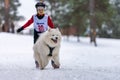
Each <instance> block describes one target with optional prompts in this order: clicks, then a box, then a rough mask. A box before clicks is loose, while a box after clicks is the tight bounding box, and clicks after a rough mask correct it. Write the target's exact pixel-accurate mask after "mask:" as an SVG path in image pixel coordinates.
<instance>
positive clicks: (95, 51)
mask: <svg viewBox="0 0 120 80" xmlns="http://www.w3.org/2000/svg"><path fill="white" fill-rule="evenodd" d="M80 40H81V42H79V43H77V42H76V38H74V37H70V41H69V42H68V41H66V39H65V37H64V38H63V40H62V44H61V49H60V62H61V68H60V69H53V68H52V66H51V64H50V63H49V64H48V66H47V67H46V68H45V70H39V69H36V68H35V64H34V58H33V50H32V46H33V38H32V36H27V35H19V34H7V33H0V80H120V40H119V39H118V40H116V39H103V38H102V39H99V38H97V43H98V47H94V45H93V44H90V43H89V38H84V37H80Z"/></svg>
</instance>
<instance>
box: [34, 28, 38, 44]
mask: <svg viewBox="0 0 120 80" xmlns="http://www.w3.org/2000/svg"><path fill="white" fill-rule="evenodd" d="M38 37H39V35H38V32H37V31H36V30H34V44H35V42H36V41H37V39H38Z"/></svg>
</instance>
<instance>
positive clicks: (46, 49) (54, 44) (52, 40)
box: [33, 28, 61, 69]
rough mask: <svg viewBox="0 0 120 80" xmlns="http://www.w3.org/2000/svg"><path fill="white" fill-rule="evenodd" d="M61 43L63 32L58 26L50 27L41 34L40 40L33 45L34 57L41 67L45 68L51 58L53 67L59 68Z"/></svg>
mask: <svg viewBox="0 0 120 80" xmlns="http://www.w3.org/2000/svg"><path fill="white" fill-rule="evenodd" d="M60 43H61V32H60V31H59V29H58V28H56V29H48V30H47V31H46V32H44V33H42V34H40V36H39V38H38V40H37V41H36V43H35V44H34V46H33V50H34V58H35V60H36V61H37V62H38V65H39V68H40V69H44V68H45V67H46V66H47V64H48V63H49V60H51V63H52V66H53V68H59V67H60V62H59V50H60Z"/></svg>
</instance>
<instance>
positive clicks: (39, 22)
mask: <svg viewBox="0 0 120 80" xmlns="http://www.w3.org/2000/svg"><path fill="white" fill-rule="evenodd" d="M33 21H34V22H33V23H34V29H35V30H36V31H37V32H45V31H47V30H48V15H45V16H44V17H43V18H42V19H38V17H37V16H36V15H33Z"/></svg>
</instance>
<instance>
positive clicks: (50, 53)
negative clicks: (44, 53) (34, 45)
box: [47, 45, 55, 56]
mask: <svg viewBox="0 0 120 80" xmlns="http://www.w3.org/2000/svg"><path fill="white" fill-rule="evenodd" d="M47 46H48V48H49V50H50V52H49V54H48V56H52V52H53V50H54V49H55V47H50V46H49V45H47Z"/></svg>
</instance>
